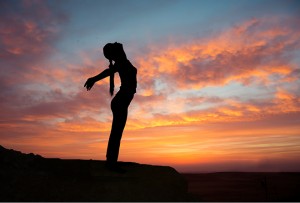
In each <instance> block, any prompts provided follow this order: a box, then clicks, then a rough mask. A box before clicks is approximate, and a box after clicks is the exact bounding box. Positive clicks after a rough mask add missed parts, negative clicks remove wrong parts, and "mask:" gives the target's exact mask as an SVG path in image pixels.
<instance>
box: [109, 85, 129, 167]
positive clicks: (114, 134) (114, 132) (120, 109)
mask: <svg viewBox="0 0 300 203" xmlns="http://www.w3.org/2000/svg"><path fill="white" fill-rule="evenodd" d="M133 96H134V94H132V93H128V92H126V91H122V90H120V91H119V92H118V93H117V94H116V96H115V97H114V98H113V100H112V101H111V110H112V113H113V122H112V127H111V132H110V137H109V141H108V146H107V152H106V160H107V161H108V162H110V163H114V162H117V160H118V156H119V150H120V142H121V138H122V134H123V130H124V127H125V124H126V120H127V114H128V106H129V104H130V102H131V100H132V99H133Z"/></svg>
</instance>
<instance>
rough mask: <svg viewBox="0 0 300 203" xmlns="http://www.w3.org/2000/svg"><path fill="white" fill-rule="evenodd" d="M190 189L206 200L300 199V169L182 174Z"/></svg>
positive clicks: (255, 200) (197, 196)
mask: <svg viewBox="0 0 300 203" xmlns="http://www.w3.org/2000/svg"><path fill="white" fill-rule="evenodd" d="M183 175H184V176H185V178H186V179H187V180H188V183H189V189H188V191H189V193H190V194H192V195H194V197H196V198H197V199H198V200H199V201H204V202H235V201H238V202H264V201H273V202H276V201H283V202H291V201H292V202H294V201H296V202H300V173H284V172H282V173H243V172H221V173H200V174H183Z"/></svg>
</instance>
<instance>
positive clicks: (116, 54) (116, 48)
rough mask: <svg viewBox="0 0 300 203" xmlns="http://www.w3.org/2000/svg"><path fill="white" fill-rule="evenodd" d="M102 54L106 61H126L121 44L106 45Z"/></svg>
mask: <svg viewBox="0 0 300 203" xmlns="http://www.w3.org/2000/svg"><path fill="white" fill-rule="evenodd" d="M103 54H104V56H105V58H107V59H108V60H114V61H116V60H122V59H127V57H126V54H125V51H124V49H123V45H122V44H121V43H118V42H115V43H107V44H106V45H105V46H104V47H103Z"/></svg>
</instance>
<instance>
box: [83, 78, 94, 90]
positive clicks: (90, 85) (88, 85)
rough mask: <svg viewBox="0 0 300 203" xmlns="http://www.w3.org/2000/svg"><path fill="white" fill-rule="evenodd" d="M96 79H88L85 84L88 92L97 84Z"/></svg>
mask: <svg viewBox="0 0 300 203" xmlns="http://www.w3.org/2000/svg"><path fill="white" fill-rule="evenodd" d="M95 82H96V81H95V79H94V78H89V79H87V81H86V82H85V84H84V87H86V90H87V91H89V90H90V89H92V87H93V86H94V84H95Z"/></svg>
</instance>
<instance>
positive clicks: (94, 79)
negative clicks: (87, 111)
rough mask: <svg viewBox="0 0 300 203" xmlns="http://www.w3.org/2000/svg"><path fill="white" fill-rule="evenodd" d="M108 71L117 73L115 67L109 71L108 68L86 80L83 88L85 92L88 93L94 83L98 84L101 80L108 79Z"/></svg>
mask: <svg viewBox="0 0 300 203" xmlns="http://www.w3.org/2000/svg"><path fill="white" fill-rule="evenodd" d="M110 71H113V72H114V73H115V72H117V67H116V66H112V67H111V68H109V69H108V68H107V69H105V70H104V71H102V72H101V73H100V74H98V75H96V76H94V77H91V78H89V79H87V81H86V82H85V84H84V87H86V90H87V91H89V90H90V89H92V87H93V86H94V84H95V83H96V82H98V81H99V80H102V79H103V78H106V77H108V76H109V75H110Z"/></svg>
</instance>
